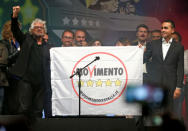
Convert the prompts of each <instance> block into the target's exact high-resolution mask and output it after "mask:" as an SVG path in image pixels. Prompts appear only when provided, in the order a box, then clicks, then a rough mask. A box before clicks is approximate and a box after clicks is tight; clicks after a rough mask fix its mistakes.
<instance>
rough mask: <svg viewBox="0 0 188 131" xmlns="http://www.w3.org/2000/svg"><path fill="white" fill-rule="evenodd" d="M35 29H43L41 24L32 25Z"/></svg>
mask: <svg viewBox="0 0 188 131" xmlns="http://www.w3.org/2000/svg"><path fill="white" fill-rule="evenodd" d="M34 28H35V29H44V27H43V26H34Z"/></svg>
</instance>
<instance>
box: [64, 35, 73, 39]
mask: <svg viewBox="0 0 188 131" xmlns="http://www.w3.org/2000/svg"><path fill="white" fill-rule="evenodd" d="M63 38H65V39H70V40H72V39H73V37H68V36H63Z"/></svg>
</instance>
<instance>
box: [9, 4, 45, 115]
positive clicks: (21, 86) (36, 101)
mask: <svg viewBox="0 0 188 131" xmlns="http://www.w3.org/2000/svg"><path fill="white" fill-rule="evenodd" d="M19 12H20V6H14V7H13V15H12V18H11V22H12V24H11V30H12V33H13V35H14V37H15V38H16V40H17V41H18V42H19V43H20V48H21V50H20V54H19V56H18V59H17V61H16V64H15V65H14V66H13V67H12V68H11V69H10V73H12V74H13V75H15V76H17V77H18V78H19V81H18V83H17V87H16V92H15V95H17V100H16V101H15V106H17V110H16V111H15V112H14V113H13V114H24V115H26V116H29V117H30V116H32V117H41V116H42V109H43V99H44V88H43V87H42V79H43V72H42V70H43V55H44V53H43V51H44V49H45V48H46V43H45V41H44V40H43V36H44V34H45V33H46V30H47V29H46V22H45V21H43V20H41V19H38V18H37V19H35V20H34V21H33V22H32V24H31V27H30V29H29V33H26V34H23V33H22V32H21V30H20V28H19V25H18V20H17V19H18V14H19Z"/></svg>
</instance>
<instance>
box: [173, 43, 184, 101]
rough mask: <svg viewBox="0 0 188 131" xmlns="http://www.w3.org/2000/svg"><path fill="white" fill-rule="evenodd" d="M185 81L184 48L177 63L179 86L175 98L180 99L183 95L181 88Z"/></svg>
mask: <svg viewBox="0 0 188 131" xmlns="http://www.w3.org/2000/svg"><path fill="white" fill-rule="evenodd" d="M183 80H184V48H183V46H182V48H181V50H180V54H179V57H178V62H177V85H176V89H175V91H174V98H175V99H176V98H178V97H179V96H180V95H181V88H182V87H183Z"/></svg>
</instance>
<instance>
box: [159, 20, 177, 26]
mask: <svg viewBox="0 0 188 131" xmlns="http://www.w3.org/2000/svg"><path fill="white" fill-rule="evenodd" d="M164 22H168V23H170V24H171V26H172V28H175V27H176V26H175V23H174V21H173V20H170V19H166V20H164V21H163V22H162V23H164Z"/></svg>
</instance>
